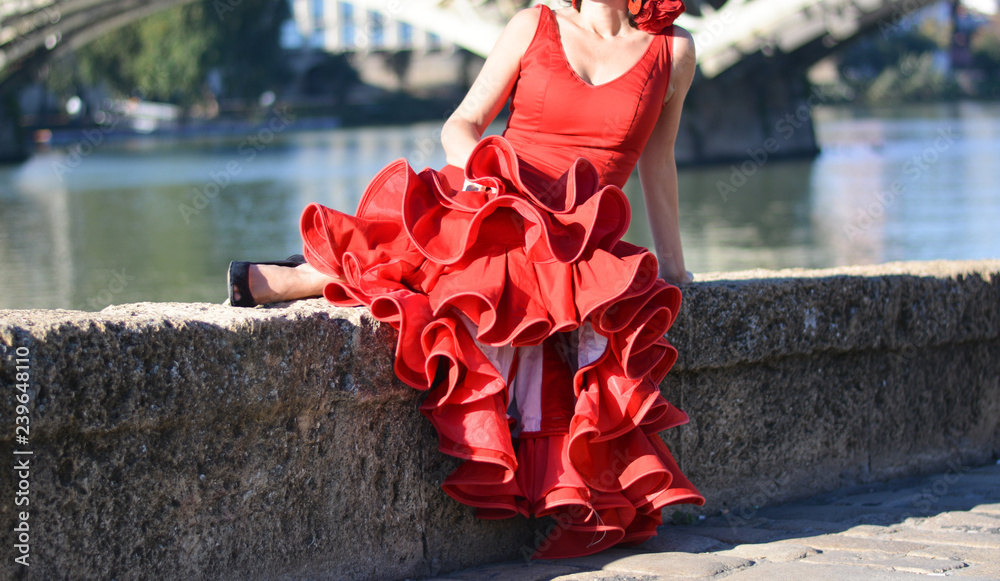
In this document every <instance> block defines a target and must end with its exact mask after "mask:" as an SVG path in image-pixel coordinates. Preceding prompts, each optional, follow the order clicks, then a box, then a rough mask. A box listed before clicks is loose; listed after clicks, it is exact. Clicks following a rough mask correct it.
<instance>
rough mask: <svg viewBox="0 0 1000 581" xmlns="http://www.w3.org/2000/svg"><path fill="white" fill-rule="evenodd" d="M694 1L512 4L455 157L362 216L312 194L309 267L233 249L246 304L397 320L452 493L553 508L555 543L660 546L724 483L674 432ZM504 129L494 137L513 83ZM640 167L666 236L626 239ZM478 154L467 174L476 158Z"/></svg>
mask: <svg viewBox="0 0 1000 581" xmlns="http://www.w3.org/2000/svg"><path fill="white" fill-rule="evenodd" d="M683 9H684V7H683V4H682V3H681V2H680V0H574V1H573V6H572V7H571V8H563V9H560V10H557V11H552V10H550V9H549V8H547V7H535V8H532V9H527V10H524V11H522V12H520V13H518V14H517V15H515V16H514V18H513V19H512V20H511V21H510V23H509V24H508V25H507V26H506V28H505V29H504V31H503V33H502V34H501V36H500V39H499V40H498V41H497V44H496V45H495V47H494V49H493V51H492V53H491V54H490V56H489V58H488V59H487V60H486V63H485V64H484V66H483V69H482V71H481V73H480V74H479V77H478V78H477V80H476V82H475V84H474V85H473V87H472V89H471V90H470V91H469V94H468V95H467V96H466V98H465V99H464V101H463V102H462V104H461V105H460V106H459V108H458V110H457V111H456V112H455V113H454V114H453V115H452V116H451V117H450V118H449V119H448V121H447V122H446V123H445V126H444V129H443V131H442V138H441V139H442V143H443V145H444V148H445V152H446V155H447V160H448V163H449V164H450V165H449V166H447V167H445V168H444V169H443V170H441V171H434V170H430V169H427V170H424V171H422V172H420V174H416V173H414V172H413V170H412V169H411V168H410V167H409V166H408V165H407V164H406V163H405V161H402V160H400V161H397V162H394V163H392V164H390V165H389V166H387V167H386V168H385V169H383V170H382V171H381V172H380V173H379V174H378V175H377V176H376V177H375V178H374V179H373V180H372V182H371V184H370V185H369V186H368V189H367V190H366V192H365V195H364V196H363V198H362V201H361V203H360V205H359V207H358V210H357V215H356V216H348V215H345V214H342V213H340V212H336V211H334V210H330V209H328V208H324V207H322V206H319V205H315V204H313V205H310V206H309V207H307V208H306V210H305V212H304V213H303V216H302V222H301V228H302V235H303V240H304V247H305V258H306V259H307V260H308V263H306V264H300V265H297V266H296V265H295V264H294V263H272V264H249V263H234V265H233V266H231V269H230V291H231V292H230V298H231V301H232V303H233V304H247V305H253V304H255V303H256V302H261V303H263V302H274V301H280V300H290V299H295V298H304V297H308V296H318V295H322V296H325V297H326V298H327V299H328V300H329V301H330V302H332V303H334V304H338V305H366V306H368V307H369V308H370V309H371V311H372V314H373V315H374V316H375V317H376V318H378V319H379V320H381V321H384V322H388V323H390V324H392V325H393V326H394V327H395V328H397V329H398V330H399V339H398V343H397V346H396V365H395V369H396V373H397V375H398V376H399V377H400V379H402V380H403V381H404V382H406V383H408V384H409V385H411V386H413V387H415V388H417V389H421V390H428V395H427V397H426V399H425V400H424V403H423V404H422V405H421V411H422V412H423V413H424V414H425V415H426V416H427V417H428V419H430V421H431V422H432V423H433V424H434V426H435V428H436V429H437V431H438V434H439V436H440V449H441V451H443V452H445V453H447V454H451V455H453V456H456V457H458V458H462V459H464V460H465V462H463V463H462V465H461V466H459V468H458V469H457V470H456V471H455V472H454V473H453V474H451V475H450V476H449V477H448V478H447V479H446V480H445V482H444V484H443V488H444V490H445V491H446V492H447V493H448V494H449V495H451V496H452V497H454V498H456V499H457V500H459V501H461V502H464V503H466V504H469V505H471V506H474V507H476V508H477V515H478V516H480V517H481V518H508V517H511V516H514V515H516V514H522V515H525V516H528V515H539V516H540V515H551V516H553V517H555V520H556V522H557V527H556V528H555V529H554V530H553V531H552V532H551V533H550V535H549V538H548V539H547V540H546V542H544V543H542V544H541V545H540V546H539V547H537V549H538V550H537V551H536V554H535V556H537V557H543V558H553V557H573V556H579V555H586V554H590V553H594V552H597V551H600V550H602V549H605V548H607V547H610V546H612V545H616V544H633V543H638V542H642V541H644V540H646V539H648V538H649V537H651V536H652V535H654V534H655V528H656V526H657V525H659V524H660V523H661V520H660V509H661V508H662V507H664V506H666V505H668V504H675V503H696V504H701V503H703V502H704V499H703V498H702V497H701V495H700V494H699V493H698V492H697V490H696V489H695V488H694V486H692V485H691V483H690V482H688V481H687V479H686V478H685V477H684V475H683V474H682V473H681V472H680V470H679V469H678V467H677V465H676V463H675V462H674V460H673V458H672V457H671V456H670V452H669V451H668V450H667V448H666V446H665V445H664V444H663V442H662V440H660V438H659V437H658V436H657V435H656V434H657V432H659V431H661V430H664V429H666V428H669V427H672V426H676V425H678V424H681V423H684V422H686V421H687V416H686V415H685V414H684V413H683V412H681V411H680V410H678V409H677V408H674V407H673V406H671V405H670V404H669V403H667V402H666V400H664V399H663V397H662V396H661V395H660V393H659V388H658V385H659V383H660V381H661V380H662V379H663V377H664V375H665V374H666V373H667V370H668V369H669V368H670V366H671V365H672V364H673V362H674V360H675V359H676V350H674V348H673V347H672V346H670V344H669V343H667V341H666V339H664V337H663V335H664V333H665V332H666V331H667V329H668V328H669V327H670V325H671V323H672V322H673V320H674V317H675V316H676V314H677V309H678V307H679V306H680V291H679V290H678V289H677V287H675V286H673V284H670V283H675V284H676V283H685V282H689V281H690V280H691V275H690V273H688V272H687V271H686V270H685V267H684V258H683V254H682V252H681V242H680V235H679V228H678V210H677V176H676V165H675V163H674V152H673V148H674V141H675V138H676V135H677V128H678V123H679V119H680V114H681V106H682V103H683V100H684V96H685V94H686V93H687V90H688V87H689V86H690V84H691V79H692V77H693V75H694V68H695V58H694V46H693V42H692V39H691V36H690V35H689V34H688V33H687V32H686V31H683V30H682V29H680V28H677V27H674V26H672V22H673V20H674V18H676V17H677V16H678V15H679V14H680V13H681V12H683ZM508 98H510V99H512V101H511V114H510V118H509V120H508V124H507V129H506V131H505V132H504V137H502V138H501V137H496V136H491V137H487V138H483V137H482V133H483V130H484V129H485V128H486V126H487V125H489V123H490V122H491V121H492V120H493V119H494V118H495V117H496V115H497V114H498V113H499V111H500V110H501V109H502V108H503V106H504V104H505V103H506V101H507V100H508ZM636 166H638V170H639V179H640V181H641V185H642V190H643V196H644V199H645V203H646V210H647V214H648V216H649V220H650V225H651V227H652V232H653V239H654V241H655V245H656V256H655V257H654V256H653V254H651V253H650V252H649V251H648V250H646V249H643V248H639V247H636V246H633V245H631V244H628V243H625V242H621V241H620V238H621V236H622V235H623V234H624V233H625V230H626V228H627V227H628V222H629V216H630V213H629V212H630V211H629V207H628V202H627V200H626V199H625V196H624V194H623V193H622V192H621V189H620V187H621V186H622V185H624V183H625V181H626V180H627V179H628V177H629V175H630V174H631V173H632V170H633V169H634V168H635V167H636ZM463 169H464V171H463Z"/></svg>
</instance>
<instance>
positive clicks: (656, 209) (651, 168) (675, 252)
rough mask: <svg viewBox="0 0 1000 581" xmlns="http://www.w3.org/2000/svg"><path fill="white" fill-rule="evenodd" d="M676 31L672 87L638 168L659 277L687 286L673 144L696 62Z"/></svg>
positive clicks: (689, 43) (685, 36)
mask: <svg viewBox="0 0 1000 581" xmlns="http://www.w3.org/2000/svg"><path fill="white" fill-rule="evenodd" d="M675 30H676V32H675V35H676V36H675V37H674V39H673V54H672V56H673V68H672V71H671V75H670V84H671V88H670V89H669V90H668V95H667V102H666V105H664V107H663V111H662V112H661V113H660V118H659V119H658V120H657V122H656V127H655V128H654V129H653V135H652V136H651V137H650V138H649V142H648V143H647V144H646V148H645V149H644V150H643V152H642V155H641V156H640V157H639V164H638V166H639V182H640V183H641V184H642V196H643V199H644V200H645V202H646V214H647V215H648V216H649V227H650V229H651V230H652V232H653V244H654V249H655V251H656V258H657V260H658V261H659V264H660V278H662V279H663V280H665V281H667V282H671V283H684V282H691V280H692V276H691V273H690V272H688V271H687V270H686V269H685V267H684V252H683V251H682V250H681V232H680V218H679V213H678V204H677V163H676V161H675V158H674V143H675V142H676V140H677V129H678V127H679V126H680V119H681V109H682V107H683V105H684V97H685V96H686V95H687V92H688V89H689V88H690V87H691V81H692V79H694V71H695V64H696V63H695V55H694V40H693V39H692V38H691V34H690V33H689V32H688V31H686V30H684V29H682V28H679V27H678V28H676V29H675Z"/></svg>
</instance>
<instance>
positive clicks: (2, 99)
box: [0, 93, 30, 163]
mask: <svg viewBox="0 0 1000 581" xmlns="http://www.w3.org/2000/svg"><path fill="white" fill-rule="evenodd" d="M29 154H30V151H29V149H28V141H27V139H25V136H24V130H23V129H22V127H21V112H20V109H19V107H18V106H17V97H16V96H15V95H14V94H13V93H7V94H0V163H17V162H21V161H24V160H25V159H27V158H28V155H29Z"/></svg>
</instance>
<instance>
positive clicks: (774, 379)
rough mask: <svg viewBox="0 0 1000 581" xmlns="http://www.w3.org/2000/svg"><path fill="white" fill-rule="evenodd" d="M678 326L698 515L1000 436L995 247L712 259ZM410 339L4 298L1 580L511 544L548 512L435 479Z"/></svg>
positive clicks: (439, 472) (355, 558)
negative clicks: (499, 509)
mask: <svg viewBox="0 0 1000 581" xmlns="http://www.w3.org/2000/svg"><path fill="white" fill-rule="evenodd" d="M670 339H671V340H672V341H673V342H674V344H675V345H677V347H678V349H679V350H680V352H681V358H680V360H679V361H678V363H677V365H676V366H675V368H674V370H673V371H672V372H671V373H670V375H668V377H667V379H666V381H664V384H663V386H662V389H663V391H664V393H665V395H666V396H667V398H668V399H669V400H670V401H672V402H674V403H675V404H677V405H679V406H680V407H682V409H685V410H686V411H687V412H688V413H689V414H690V415H691V418H692V419H691V423H690V424H688V425H687V426H684V427H681V428H678V429H675V430H672V431H670V432H668V433H667V435H666V439H667V441H668V443H669V444H670V445H671V448H672V449H673V450H674V451H675V453H676V455H677V457H678V460H679V461H680V463H681V465H682V467H683V468H684V470H685V472H686V473H687V474H688V475H689V476H690V477H691V479H692V480H693V481H694V482H695V483H696V484H698V485H699V487H700V488H701V490H702V492H703V493H705V495H706V496H707V497H708V504H707V505H706V506H705V507H704V509H701V510H702V511H703V512H705V513H718V512H719V511H727V513H728V514H730V515H733V518H750V517H751V516H752V515H753V513H754V511H755V510H756V509H755V507H756V506H761V505H765V504H773V503H776V502H779V501H783V500H787V499H791V498H795V497H801V496H804V495H808V494H812V493H815V492H818V491H822V490H827V489H831V488H835V487H839V486H842V485H846V484H853V483H858V482H868V481H875V480H879V479H886V478H890V477H895V476H900V475H907V474H918V473H928V472H931V471H938V470H942V469H947V467H948V466H956V465H957V464H979V463H983V462H986V461H989V460H990V459H992V458H994V457H996V456H997V454H998V453H1000V379H998V376H1000V374H998V368H1000V365H998V363H997V361H998V359H1000V261H979V262H961V263H959V262H945V263H904V264H895V265H884V266H878V267H855V268H849V269H838V270H831V271H801V272H797V271H795V272H793V271H782V272H750V273H739V274H735V275H734V274H727V275H717V276H708V277H705V280H704V281H703V282H699V283H697V284H694V285H691V286H690V287H687V288H686V289H685V305H684V307H683V309H682V313H681V316H680V318H679V319H678V321H677V323H676V325H675V327H674V328H673V329H672V330H671V332H670ZM393 343H394V331H392V330H391V329H390V328H387V327H386V326H380V325H379V324H378V323H377V322H375V321H374V320H372V319H371V318H370V317H369V316H368V315H367V314H366V312H365V311H363V310H361V309H338V308H333V307H330V306H329V305H327V304H325V303H323V302H322V301H320V300H313V301H300V302H296V303H292V304H289V305H279V306H275V307H272V308H261V309H233V308H227V307H222V306H215V305H206V304H154V303H142V304H134V305H122V306H116V307H109V308H107V309H105V310H104V311H101V312H100V313H83V312H74V311H0V386H2V392H0V406H2V407H0V442H2V444H3V445H2V447H0V456H2V457H3V458H6V460H4V461H3V462H4V466H5V468H4V469H3V470H2V471H0V522H2V523H4V524H3V526H4V527H5V530H11V529H12V528H14V527H15V526H18V522H19V512H21V511H24V510H27V511H28V512H29V519H28V521H27V522H28V528H29V530H28V531H27V533H28V536H29V543H28V545H29V547H30V557H29V559H30V564H31V565H30V567H27V568H25V567H22V566H20V565H17V564H15V563H14V558H15V557H16V556H18V555H19V553H18V552H17V550H16V549H15V548H14V546H13V545H14V543H16V542H17V541H16V539H15V540H14V541H13V542H11V541H6V542H4V544H3V548H2V549H0V555H2V558H3V562H2V565H0V571H2V575H3V576H4V577H5V578H25V579H49V578H104V579H113V578H119V579H124V578H162V579H181V578H226V579H230V578H231V579H341V578H351V579H401V578H404V577H420V576H426V575H430V574H435V573H439V572H445V571H448V570H452V569H456V568H462V567H466V566H470V565H474V564H478V563H485V562H490V561H497V560H504V559H514V558H519V557H520V556H521V555H522V552H523V551H524V550H528V549H530V548H531V547H532V546H533V539H534V537H533V533H534V528H533V527H535V526H537V523H532V522H530V521H527V520H524V519H520V518H517V519H511V520H506V521H480V520H477V519H475V518H474V517H473V515H472V511H471V509H469V508H467V507H465V506H462V505H460V504H458V503H456V502H455V501H453V500H451V499H450V498H449V497H447V496H446V495H445V494H444V493H443V492H441V490H440V488H439V485H440V483H441V481H442V480H443V478H444V476H445V475H446V474H447V473H448V472H449V471H450V470H451V469H452V468H453V467H454V466H455V462H454V461H453V460H452V459H450V458H448V457H445V456H444V455H442V454H441V453H439V452H438V451H437V449H436V438H435V435H434V432H433V429H432V428H431V427H430V426H429V424H428V423H427V422H426V421H425V420H424V419H423V417H422V416H420V414H419V413H418V412H417V411H416V407H417V405H418V403H419V400H420V394H419V393H417V392H415V391H414V390H412V389H410V388H408V387H406V386H404V385H403V384H401V382H399V381H398V380H397V379H396V378H395V376H394V375H393V372H392V345H393ZM18 359H27V360H28V361H27V364H26V366H27V367H28V368H29V369H28V370H27V372H28V373H30V388H29V389H28V394H29V395H30V398H31V399H30V405H29V409H28V410H21V411H27V414H26V417H27V418H28V421H30V424H29V425H30V437H29V442H28V443H27V444H18V443H15V441H14V437H15V433H16V432H15V426H16V425H17V424H16V422H17V421H18V420H17V419H16V418H17V417H19V413H18V410H17V408H16V405H17V402H16V401H15V397H16V396H17V395H18V391H17V389H16V385H17V381H18V380H17V376H16V372H17V370H16V369H15V367H16V365H17V364H18V361H17V360H18ZM21 363H22V364H23V363H24V362H21ZM22 372H23V371H22ZM21 421H22V422H23V421H24V420H21ZM13 450H30V451H31V452H32V455H30V456H28V455H18V456H15V455H14V454H13V453H12V452H13ZM25 458H27V462H28V463H29V465H30V469H29V470H27V471H25V470H22V471H21V472H17V471H14V470H8V469H7V466H10V465H11V464H14V463H18V462H22V463H23V462H25ZM25 476H26V478H25ZM25 480H26V481H27V486H28V489H27V495H26V497H27V498H28V499H29V501H30V504H29V505H27V506H16V505H15V499H16V498H21V497H17V496H15V494H16V493H15V491H16V490H17V489H18V488H19V487H23V486H25V484H24V483H23V481H25ZM686 510H688V512H692V510H691V509H686ZM668 516H669V515H668ZM11 537H16V534H15V535H11ZM6 538H7V536H6V535H5V539H6Z"/></svg>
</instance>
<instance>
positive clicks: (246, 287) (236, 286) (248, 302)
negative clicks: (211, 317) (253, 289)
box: [227, 254, 306, 307]
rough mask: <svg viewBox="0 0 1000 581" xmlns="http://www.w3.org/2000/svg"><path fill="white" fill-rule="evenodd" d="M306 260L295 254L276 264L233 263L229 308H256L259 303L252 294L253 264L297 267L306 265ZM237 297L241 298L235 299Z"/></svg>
mask: <svg viewBox="0 0 1000 581" xmlns="http://www.w3.org/2000/svg"><path fill="white" fill-rule="evenodd" d="M305 262H306V259H305V257H304V256H302V255H301V254H293V255H291V256H289V257H288V258H286V259H284V260H278V261H274V262H241V261H236V260H234V261H232V262H230V263H229V277H228V280H227V282H228V283H229V306H231V307H256V306H257V301H255V300H254V298H253V295H252V294H251V293H250V265H251V264H272V265H274V266H289V267H293V268H294V267H296V266H298V265H300V264H305ZM236 295H238V296H239V298H235V297H236Z"/></svg>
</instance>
